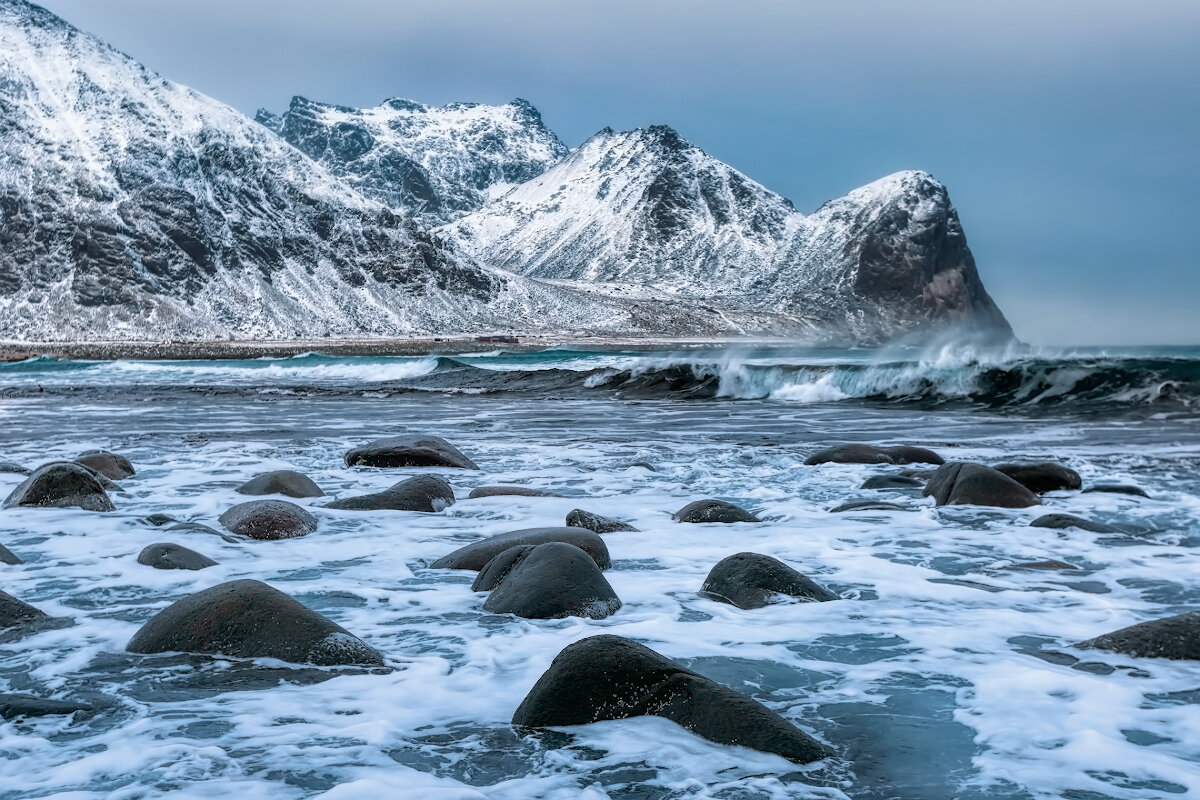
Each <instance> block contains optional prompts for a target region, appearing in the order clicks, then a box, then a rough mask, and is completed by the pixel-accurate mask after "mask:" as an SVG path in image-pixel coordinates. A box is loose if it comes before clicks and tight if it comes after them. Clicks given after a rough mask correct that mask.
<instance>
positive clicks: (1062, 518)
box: [1029, 514, 1118, 533]
mask: <svg viewBox="0 0 1200 800" xmlns="http://www.w3.org/2000/svg"><path fill="white" fill-rule="evenodd" d="M1029 527H1031V528H1053V529H1055V530H1064V529H1066V528H1080V529H1082V530H1085V531H1091V532H1092V533H1118V530H1117V529H1116V528H1114V527H1112V526H1111V525H1105V524H1104V523H1103V522H1092V521H1091V520H1087V519H1084V518H1083V517H1077V516H1075V515H1074V514H1045V515H1043V516H1040V517H1038V518H1037V519H1035V520H1034V521H1033V522H1031V523H1029Z"/></svg>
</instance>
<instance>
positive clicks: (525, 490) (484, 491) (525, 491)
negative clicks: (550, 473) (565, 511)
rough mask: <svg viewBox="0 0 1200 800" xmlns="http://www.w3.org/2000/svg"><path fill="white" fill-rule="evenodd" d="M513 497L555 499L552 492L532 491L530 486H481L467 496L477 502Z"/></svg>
mask: <svg viewBox="0 0 1200 800" xmlns="http://www.w3.org/2000/svg"><path fill="white" fill-rule="evenodd" d="M507 495H511V496H513V497H554V495H553V494H551V493H550V492H543V491H542V490H541V489H531V488H529V487H528V486H479V487H477V488H475V489H472V490H471V493H470V494H469V495H467V499H468V500H477V499H479V498H480V497H503V496H507Z"/></svg>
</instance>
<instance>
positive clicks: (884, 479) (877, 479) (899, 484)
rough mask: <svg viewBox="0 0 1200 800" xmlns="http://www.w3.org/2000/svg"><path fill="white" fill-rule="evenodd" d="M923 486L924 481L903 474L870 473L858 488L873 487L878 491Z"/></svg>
mask: <svg viewBox="0 0 1200 800" xmlns="http://www.w3.org/2000/svg"><path fill="white" fill-rule="evenodd" d="M924 486H925V482H924V481H919V480H917V479H916V478H909V477H906V476H904V475H872V476H871V477H869V478H867V479H866V480H865V481H863V485H862V486H860V487H858V488H860V489H875V490H878V491H892V490H904V489H920V488H923V487H924Z"/></svg>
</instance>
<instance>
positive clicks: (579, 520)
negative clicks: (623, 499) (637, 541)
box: [567, 508, 637, 533]
mask: <svg viewBox="0 0 1200 800" xmlns="http://www.w3.org/2000/svg"><path fill="white" fill-rule="evenodd" d="M567 527H569V528H587V529H588V530H589V531H595V532H596V533H620V532H623V531H632V532H635V533H636V532H637V528H635V527H633V526H632V525H630V524H629V523H628V522H621V520H619V519H612V518H611V517H602V516H600V515H599V514H593V513H592V512H590V511H584V510H583V509H582V508H573V509H571V510H570V511H568V512H567Z"/></svg>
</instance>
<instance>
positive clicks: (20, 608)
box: [0, 591, 71, 642]
mask: <svg viewBox="0 0 1200 800" xmlns="http://www.w3.org/2000/svg"><path fill="white" fill-rule="evenodd" d="M70 624H71V620H69V619H64V618H62V617H52V616H50V615H49V614H47V613H46V612H45V611H42V610H41V609H40V608H34V607H33V606H31V605H29V604H28V603H24V602H22V601H20V600H18V599H17V598H15V597H13V596H12V595H11V594H9V593H8V592H4V591H0V642H7V641H12V640H14V639H20V638H22V637H24V636H28V635H29V634H31V633H37V632H38V631H44V630H50V629H53V628H65V627H66V626H68V625H70Z"/></svg>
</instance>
